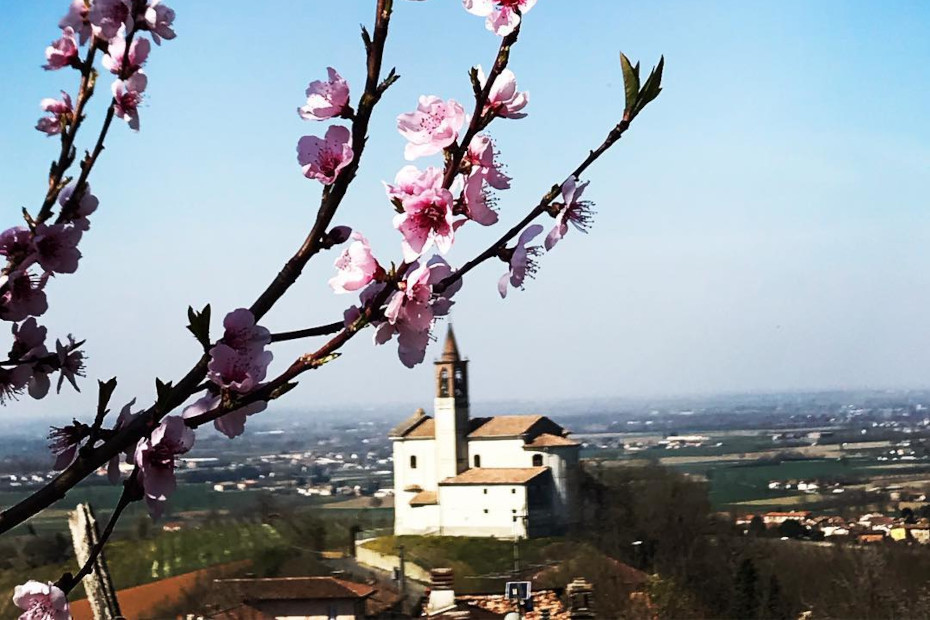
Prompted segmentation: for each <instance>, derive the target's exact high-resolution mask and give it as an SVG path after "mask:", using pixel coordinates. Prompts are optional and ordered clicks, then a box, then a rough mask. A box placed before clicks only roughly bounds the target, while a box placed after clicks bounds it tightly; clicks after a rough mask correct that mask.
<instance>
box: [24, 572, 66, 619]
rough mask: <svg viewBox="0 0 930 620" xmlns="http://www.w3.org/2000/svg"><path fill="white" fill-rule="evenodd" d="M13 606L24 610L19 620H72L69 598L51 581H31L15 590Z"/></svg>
mask: <svg viewBox="0 0 930 620" xmlns="http://www.w3.org/2000/svg"><path fill="white" fill-rule="evenodd" d="M13 604H14V605H16V606H17V607H19V608H20V609H22V610H24V613H22V614H21V615H20V616H19V620H70V619H71V611H70V608H69V607H68V597H67V596H65V593H64V592H63V591H62V590H61V589H60V588H59V587H58V586H56V585H55V584H53V583H52V582H51V581H48V582H46V583H42V582H41V581H33V580H29V581H27V582H26V583H25V584H23V585H21V586H16V588H15V589H14V590H13Z"/></svg>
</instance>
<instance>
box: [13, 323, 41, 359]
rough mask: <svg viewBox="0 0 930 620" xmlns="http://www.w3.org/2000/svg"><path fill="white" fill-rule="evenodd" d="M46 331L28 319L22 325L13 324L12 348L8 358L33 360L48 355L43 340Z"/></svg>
mask: <svg viewBox="0 0 930 620" xmlns="http://www.w3.org/2000/svg"><path fill="white" fill-rule="evenodd" d="M47 334H48V329H47V328H46V327H44V326H42V325H39V324H38V323H37V322H36V320H35V318H33V317H29V318H28V319H26V320H25V321H23V322H22V323H19V324H16V323H14V324H13V346H12V347H11V350H10V357H11V358H12V359H16V360H30V361H31V360H35V359H36V358H39V357H43V356H45V355H48V349H47V348H46V347H45V338H46V336H47Z"/></svg>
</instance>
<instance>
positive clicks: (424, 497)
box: [410, 491, 439, 506]
mask: <svg viewBox="0 0 930 620" xmlns="http://www.w3.org/2000/svg"><path fill="white" fill-rule="evenodd" d="M438 503H439V497H438V494H437V493H436V491H420V492H419V493H417V494H416V495H414V496H413V497H412V498H411V499H410V505H411V506H433V505H436V504H438Z"/></svg>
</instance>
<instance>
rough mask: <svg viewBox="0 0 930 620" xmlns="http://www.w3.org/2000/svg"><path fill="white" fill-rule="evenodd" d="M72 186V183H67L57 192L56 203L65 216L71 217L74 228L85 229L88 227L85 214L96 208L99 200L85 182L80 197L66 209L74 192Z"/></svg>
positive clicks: (88, 222)
mask: <svg viewBox="0 0 930 620" xmlns="http://www.w3.org/2000/svg"><path fill="white" fill-rule="evenodd" d="M74 187H75V184H74V183H69V184H68V185H67V186H66V187H65V188H64V189H63V190H61V191H60V192H59V193H58V205H59V206H60V207H61V211H62V213H63V214H64V215H65V218H66V219H69V218H70V219H71V223H72V224H74V226H75V228H78V229H80V230H83V231H87V230H89V229H90V221H88V219H87V216H89V215H90V214H91V213H93V212H94V211H96V210H97V206H98V205H99V204H100V201H99V200H97V197H96V196H94V195H93V194H92V193H91V192H90V185H89V184H87V185H84V193H82V194H81V199H80V200H79V201H78V202H77V204H75V205H71V206H70V208H69V209H68V202H69V201H70V200H71V196H72V194H74ZM66 209H67V211H66Z"/></svg>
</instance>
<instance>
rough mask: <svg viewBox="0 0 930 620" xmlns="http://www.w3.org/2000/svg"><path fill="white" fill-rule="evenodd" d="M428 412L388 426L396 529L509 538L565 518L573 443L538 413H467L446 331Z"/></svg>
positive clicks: (558, 524)
mask: <svg viewBox="0 0 930 620" xmlns="http://www.w3.org/2000/svg"><path fill="white" fill-rule="evenodd" d="M435 377H436V398H435V400H434V403H433V412H434V414H433V416H428V415H426V414H425V413H424V411H423V410H422V409H419V410H417V412H416V413H414V415H413V416H411V417H410V418H408V419H407V420H405V421H404V422H402V423H401V424H399V425H398V426H396V427H394V428H393V429H392V430H391V432H390V438H391V440H392V442H393V444H394V497H395V500H394V533H395V534H398V535H401V534H437V535H443V536H493V537H496V538H513V537H515V536H517V537H527V536H546V535H552V534H557V533H560V532H562V531H563V530H564V529H565V528H566V526H568V525H569V524H570V523H571V522H572V520H573V514H574V510H573V508H574V504H575V493H576V489H577V485H578V472H579V465H578V451H579V444H578V443H577V442H575V441H572V440H571V439H569V438H568V437H567V435H568V431H566V430H565V429H564V428H562V427H561V426H559V425H558V424H556V423H555V422H553V421H552V420H550V419H549V418H547V417H545V416H541V415H514V416H495V417H493V418H471V417H469V414H468V361H467V360H462V359H461V358H460V357H459V352H458V347H457V346H456V343H455V336H454V334H453V333H452V329H451V328H450V329H449V333H448V335H447V337H446V343H445V348H444V350H443V355H442V358H441V359H440V360H439V361H437V362H436V363H435Z"/></svg>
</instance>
